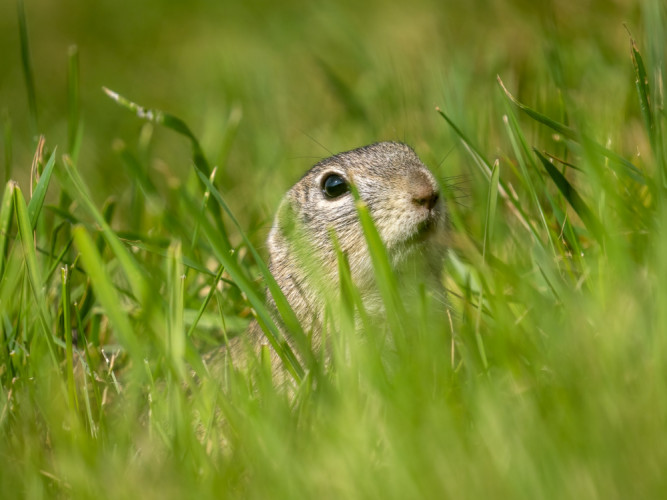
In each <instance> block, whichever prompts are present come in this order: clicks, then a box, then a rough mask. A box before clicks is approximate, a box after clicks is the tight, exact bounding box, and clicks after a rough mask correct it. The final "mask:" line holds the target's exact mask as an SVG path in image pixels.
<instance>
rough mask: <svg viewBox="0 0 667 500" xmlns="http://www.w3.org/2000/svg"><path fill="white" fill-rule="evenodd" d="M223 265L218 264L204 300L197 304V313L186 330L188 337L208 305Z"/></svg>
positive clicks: (220, 275)
mask: <svg viewBox="0 0 667 500" xmlns="http://www.w3.org/2000/svg"><path fill="white" fill-rule="evenodd" d="M224 270H225V267H224V266H220V269H218V273H217V274H216V275H215V278H214V279H213V281H212V282H211V285H210V288H209V291H208V293H207V294H206V297H205V298H204V301H203V302H202V303H201V305H200V306H199V309H198V310H197V314H196V316H195V318H194V319H193V321H192V324H191V325H190V329H189V330H188V333H187V335H186V336H187V337H188V338H190V337H192V334H193V333H194V331H195V329H196V328H197V325H198V324H199V320H200V319H201V317H202V315H203V314H204V311H205V310H206V307H207V306H208V304H209V302H210V301H211V298H212V297H213V295H214V294H215V290H216V288H217V286H218V283H219V282H220V279H221V278H222V273H223V272H224Z"/></svg>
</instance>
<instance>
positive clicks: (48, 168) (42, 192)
mask: <svg viewBox="0 0 667 500" xmlns="http://www.w3.org/2000/svg"><path fill="white" fill-rule="evenodd" d="M55 164H56V151H55V150H54V151H53V153H51V156H50V157H49V159H48V161H47V162H46V165H45V166H44V170H43V171H42V175H41V176H40V178H39V182H38V183H37V186H35V190H34V191H33V192H32V197H31V198H30V203H28V216H29V217H30V224H31V226H32V229H33V231H34V230H35V228H36V227H37V218H38V217H39V214H40V212H41V211H42V206H43V205H44V198H45V197H46V191H47V189H48V188H49V182H51V174H52V173H53V166H54V165H55Z"/></svg>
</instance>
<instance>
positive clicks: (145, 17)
mask: <svg viewBox="0 0 667 500" xmlns="http://www.w3.org/2000/svg"><path fill="white" fill-rule="evenodd" d="M637 4H638V2H635V1H632V0H616V1H608V0H580V1H564V0H563V1H560V0H554V1H550V2H531V1H527V0H514V1H501V0H471V1H468V2H458V1H434V0H414V1H412V2H409V5H408V3H407V2H405V3H403V2H386V1H378V0H374V1H368V2H362V3H360V2H351V1H335V2H304V1H296V0H284V1H281V2H267V1H257V0H250V1H244V2H215V1H208V0H194V1H190V2H170V1H168V2H165V1H157V0H145V1H142V2H131V1H126V0H120V1H119V0H114V1H107V0H102V1H96V2H76V1H72V0H64V1H60V2H48V1H43V0H27V1H25V12H26V19H27V26H28V35H29V43H30V55H31V57H32V69H33V72H34V78H35V82H36V103H37V111H38V124H37V131H38V132H39V133H41V134H44V135H45V136H46V145H47V148H49V149H53V148H54V147H55V146H58V147H59V148H60V151H61V152H64V150H65V147H66V144H67V116H68V102H67V64H68V50H70V47H71V46H73V45H75V46H77V47H78V51H79V63H80V81H79V85H80V108H79V109H80V114H81V120H82V122H81V123H82V125H83V127H84V128H83V142H82V149H81V154H80V158H79V169H80V171H81V172H82V173H83V175H84V178H85V179H86V181H87V182H88V184H89V185H90V186H91V188H92V189H93V191H94V193H93V194H94V196H95V198H96V201H97V202H98V203H102V202H104V200H105V199H107V197H109V196H114V197H115V198H116V199H117V200H118V202H119V206H120V208H121V213H122V209H123V206H125V207H126V208H125V210H127V202H128V196H129V195H128V193H127V186H128V184H129V181H128V177H127V175H126V174H125V173H124V172H125V171H124V169H123V167H122V162H121V160H120V158H119V155H118V154H117V153H116V152H114V151H115V150H114V145H116V149H117V146H118V144H119V142H118V141H119V140H120V141H122V142H123V143H124V144H125V145H126V147H127V148H128V149H129V150H136V149H137V148H138V147H139V146H138V142H139V141H140V140H141V139H140V137H141V130H142V127H144V126H145V122H143V121H141V120H139V119H137V118H136V117H134V116H133V115H132V114H131V113H129V112H128V111H127V110H124V109H122V108H120V107H119V106H117V105H116V104H115V103H114V102H113V101H112V100H110V99H109V98H108V97H107V96H106V95H105V94H104V93H103V92H102V86H106V87H108V88H110V89H112V90H114V91H116V92H119V93H120V94H122V95H124V96H126V97H127V98H129V99H131V100H133V101H135V102H137V103H139V104H141V105H143V106H146V107H149V108H159V109H162V110H164V111H167V112H170V113H172V114H174V115H176V116H178V117H180V118H182V119H183V120H184V121H185V122H186V123H188V124H189V126H190V127H191V128H192V130H193V132H194V133H195V135H196V136H197V137H198V138H199V139H200V140H201V142H202V144H203V146H204V150H205V152H206V154H207V157H208V158H209V161H210V162H211V163H212V164H214V165H218V166H219V168H220V169H221V171H220V173H219V175H218V181H217V183H218V185H219V186H220V187H221V191H222V192H223V193H224V194H225V195H226V196H227V198H228V200H229V202H230V204H231V205H232V207H234V208H235V209H236V212H237V213H239V214H240V216H241V218H242V223H243V224H244V225H245V226H246V227H248V228H249V229H252V228H253V227H256V228H258V229H259V233H260V235H261V233H262V232H263V230H265V228H266V225H267V223H268V221H269V220H270V218H271V214H272V213H273V211H274V209H275V206H276V205H277V203H278V201H279V199H280V197H281V196H282V194H283V193H284V192H285V190H286V189H287V188H288V187H289V186H290V185H291V184H293V183H294V182H295V181H296V180H297V179H298V178H299V177H300V175H301V174H302V173H303V172H304V171H305V170H306V169H307V168H308V167H309V166H311V165H312V164H313V163H315V162H316V161H317V160H318V159H320V158H323V157H326V156H329V155H330V154H331V153H334V152H339V151H342V150H347V149H351V148H354V147H357V146H360V145H363V144H367V143H371V142H375V141H379V140H400V141H405V142H407V143H409V144H410V145H412V146H413V147H414V148H415V149H416V151H417V153H418V154H419V155H420V156H421V157H422V159H423V160H424V161H425V162H426V163H427V164H428V165H429V166H430V167H431V168H433V169H434V170H435V171H436V174H437V175H438V176H439V177H440V178H441V179H443V180H446V179H447V178H451V177H453V176H456V175H459V174H464V175H468V174H470V170H471V169H470V168H469V165H468V164H469V162H470V159H469V157H468V156H467V155H465V153H464V154H461V151H460V150H461V149H462V148H461V147H460V146H458V142H457V141H456V140H455V138H454V136H453V135H452V132H451V130H450V128H449V127H448V126H447V124H446V123H445V121H444V120H443V119H442V118H441V117H440V116H439V115H438V114H437V113H436V112H435V107H436V106H440V107H441V108H442V109H444V110H445V111H446V112H447V113H448V114H449V115H450V117H451V118H452V119H453V120H454V121H455V122H456V123H457V124H458V125H459V126H460V127H461V128H462V129H463V130H464V131H465V132H466V133H468V134H469V135H470V136H471V138H472V140H473V141H474V142H476V143H477V144H478V145H479V146H480V148H481V149H482V150H483V151H484V153H485V154H487V156H488V157H490V158H492V159H493V157H494V156H501V155H502V154H503V153H502V151H507V150H508V149H507V148H506V141H507V139H506V137H505V135H504V129H503V125H502V115H503V113H504V110H505V106H506V100H505V98H504V96H503V95H502V94H501V91H500V89H499V87H498V84H497V81H496V76H497V75H499V76H500V77H501V78H502V79H503V81H504V83H505V84H506V85H507V87H508V88H509V89H510V91H512V92H513V93H514V94H515V95H516V96H517V97H518V98H519V99H520V100H522V101H523V102H525V103H526V104H528V105H530V106H533V107H535V108H536V109H539V110H541V111H542V112H544V113H546V114H549V115H551V116H553V117H554V118H556V119H559V118H562V117H560V116H558V114H559V110H558V109H550V108H549V106H550V104H549V103H554V102H558V100H557V99H554V95H556V94H558V93H560V92H565V93H566V94H567V99H568V101H569V102H570V103H574V105H575V107H576V105H577V104H582V105H585V108H586V113H587V115H588V116H595V117H596V120H595V122H594V123H592V124H590V126H591V127H592V128H593V130H592V132H593V133H594V134H595V135H597V136H598V139H600V140H601V141H602V142H603V143H606V142H609V141H610V142H611V143H613V144H614V146H613V148H616V149H621V150H622V149H623V147H624V145H626V144H627V147H628V148H636V145H637V143H638V142H641V141H643V139H642V138H641V137H643V135H641V134H640V135H641V137H639V138H638V137H633V130H634V128H635V125H634V124H633V122H632V121H630V122H628V116H634V117H635V118H636V120H637V123H636V126H637V127H639V123H640V119H639V116H638V109H637V104H636V94H634V88H633V73H632V66H631V60H630V57H629V36H628V32H627V31H626V28H625V27H624V24H625V25H627V28H628V29H629V30H631V31H632V33H633V35H634V36H635V37H636V38H639V39H641V35H642V33H643V30H644V26H643V25H642V23H641V15H640V14H641V12H640V8H639V7H638V5H637ZM555 47H557V49H555ZM0 60H1V61H2V70H1V71H0V113H1V116H2V117H3V127H4V129H5V137H7V136H11V138H10V140H9V142H10V143H11V145H10V146H8V140H7V139H6V140H5V141H4V144H3V145H2V146H1V147H3V154H2V158H5V161H3V165H2V168H3V169H4V174H5V175H3V178H4V177H7V176H9V175H11V177H12V178H15V179H17V180H19V182H20V183H21V185H24V183H25V182H27V180H28V172H29V167H30V163H31V159H32V155H33V153H34V150H35V135H34V133H33V132H34V130H32V129H31V127H30V123H29V118H28V101H27V92H26V86H25V80H24V76H23V74H22V66H21V51H20V43H19V28H18V22H17V4H16V2H14V1H5V2H1V3H0ZM610 102H613V103H614V105H613V106H609V103H610ZM551 105H552V104H551ZM628 108H630V109H628ZM570 109H572V107H570ZM595 127H600V129H599V130H597V129H595ZM8 129H9V130H11V133H10V134H8V132H7V131H8ZM530 130H534V133H535V134H536V135H537V134H545V136H544V137H534V138H530V139H535V140H536V141H541V142H544V141H548V140H549V131H547V130H544V129H536V128H535V127H531V128H530ZM144 132H146V131H144ZM9 147H10V148H11V154H8V151H7V150H8V149H9ZM149 149H150V150H149V152H148V153H147V154H144V156H143V157H144V158H145V159H146V168H147V169H148V170H149V172H150V175H151V178H153V179H154V181H155V182H156V183H158V184H161V183H163V184H165V185H170V186H172V187H173V186H174V185H178V183H179V182H185V180H186V178H187V176H188V175H191V172H192V169H191V160H190V147H189V144H188V142H187V140H185V139H184V138H182V137H180V136H178V135H176V134H175V133H174V132H172V131H170V130H167V129H164V128H160V127H157V128H156V129H155V130H154V131H153V134H152V137H151V140H150V148H149ZM633 153H635V154H636V152H633ZM631 154H632V153H631ZM9 157H11V158H9ZM464 189H465V186H464ZM467 194H468V195H472V197H473V200H474V195H475V193H467ZM463 203H464V205H468V206H469V205H471V204H472V203H474V201H465V200H464V201H463ZM116 223H118V222H117V221H116ZM121 225H122V223H121Z"/></svg>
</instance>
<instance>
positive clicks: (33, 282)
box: [14, 185, 57, 366]
mask: <svg viewBox="0 0 667 500" xmlns="http://www.w3.org/2000/svg"><path fill="white" fill-rule="evenodd" d="M14 209H15V211H16V222H17V226H18V229H19V234H20V235H21V243H22V245H23V254H24V256H25V263H26V267H27V269H28V279H29V281H30V288H31V289H32V294H33V297H34V299H35V306H36V308H37V315H38V322H39V324H40V326H41V328H42V333H43V334H44V338H45V339H46V342H47V345H48V347H49V351H50V354H51V359H52V360H53V362H54V364H55V365H56V366H57V358H56V349H55V342H54V338H53V335H54V332H53V331H52V325H53V321H52V319H51V314H50V313H49V310H48V308H47V299H46V296H45V294H44V288H43V283H44V282H43V281H42V275H41V271H40V268H39V265H38V263H37V255H36V253H35V243H34V240H33V230H32V226H31V224H30V219H29V217H28V208H27V207H26V203H25V198H24V197H23V193H22V192H21V189H20V188H19V187H18V186H16V185H15V186H14Z"/></svg>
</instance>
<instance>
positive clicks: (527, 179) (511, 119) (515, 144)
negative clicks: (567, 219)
mask: <svg viewBox="0 0 667 500" xmlns="http://www.w3.org/2000/svg"><path fill="white" fill-rule="evenodd" d="M507 106H508V107H509V104H508V105H507ZM503 121H504V123H505V126H506V129H507V135H508V136H509V138H510V142H511V144H512V148H513V149H514V155H515V157H516V159H517V162H518V163H519V168H520V169H521V174H522V175H521V176H520V177H521V179H522V180H523V182H524V184H525V186H526V187H527V189H528V192H529V193H530V197H531V199H532V200H533V203H534V205H535V208H536V210H537V212H538V214H539V216H540V221H541V222H542V226H543V228H544V233H545V234H546V236H547V240H548V242H549V246H550V248H551V251H552V253H553V254H554V255H557V252H556V245H555V243H554V239H553V236H552V234H551V230H550V229H549V223H548V222H547V217H546V215H545V213H544V209H543V207H542V204H541V203H540V199H539V197H538V195H537V187H536V186H535V183H534V182H533V180H532V178H531V176H530V174H529V172H528V166H527V165H526V162H529V163H530V166H531V167H532V170H534V171H537V170H538V169H537V165H535V161H534V158H533V155H532V150H531V149H530V147H529V146H528V142H527V141H526V138H525V136H524V135H523V133H522V131H521V128H520V127H519V124H518V122H517V120H516V116H515V114H514V113H513V112H512V111H511V110H510V111H509V112H508V114H507V115H505V117H504V120H503ZM541 186H543V184H541Z"/></svg>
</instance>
